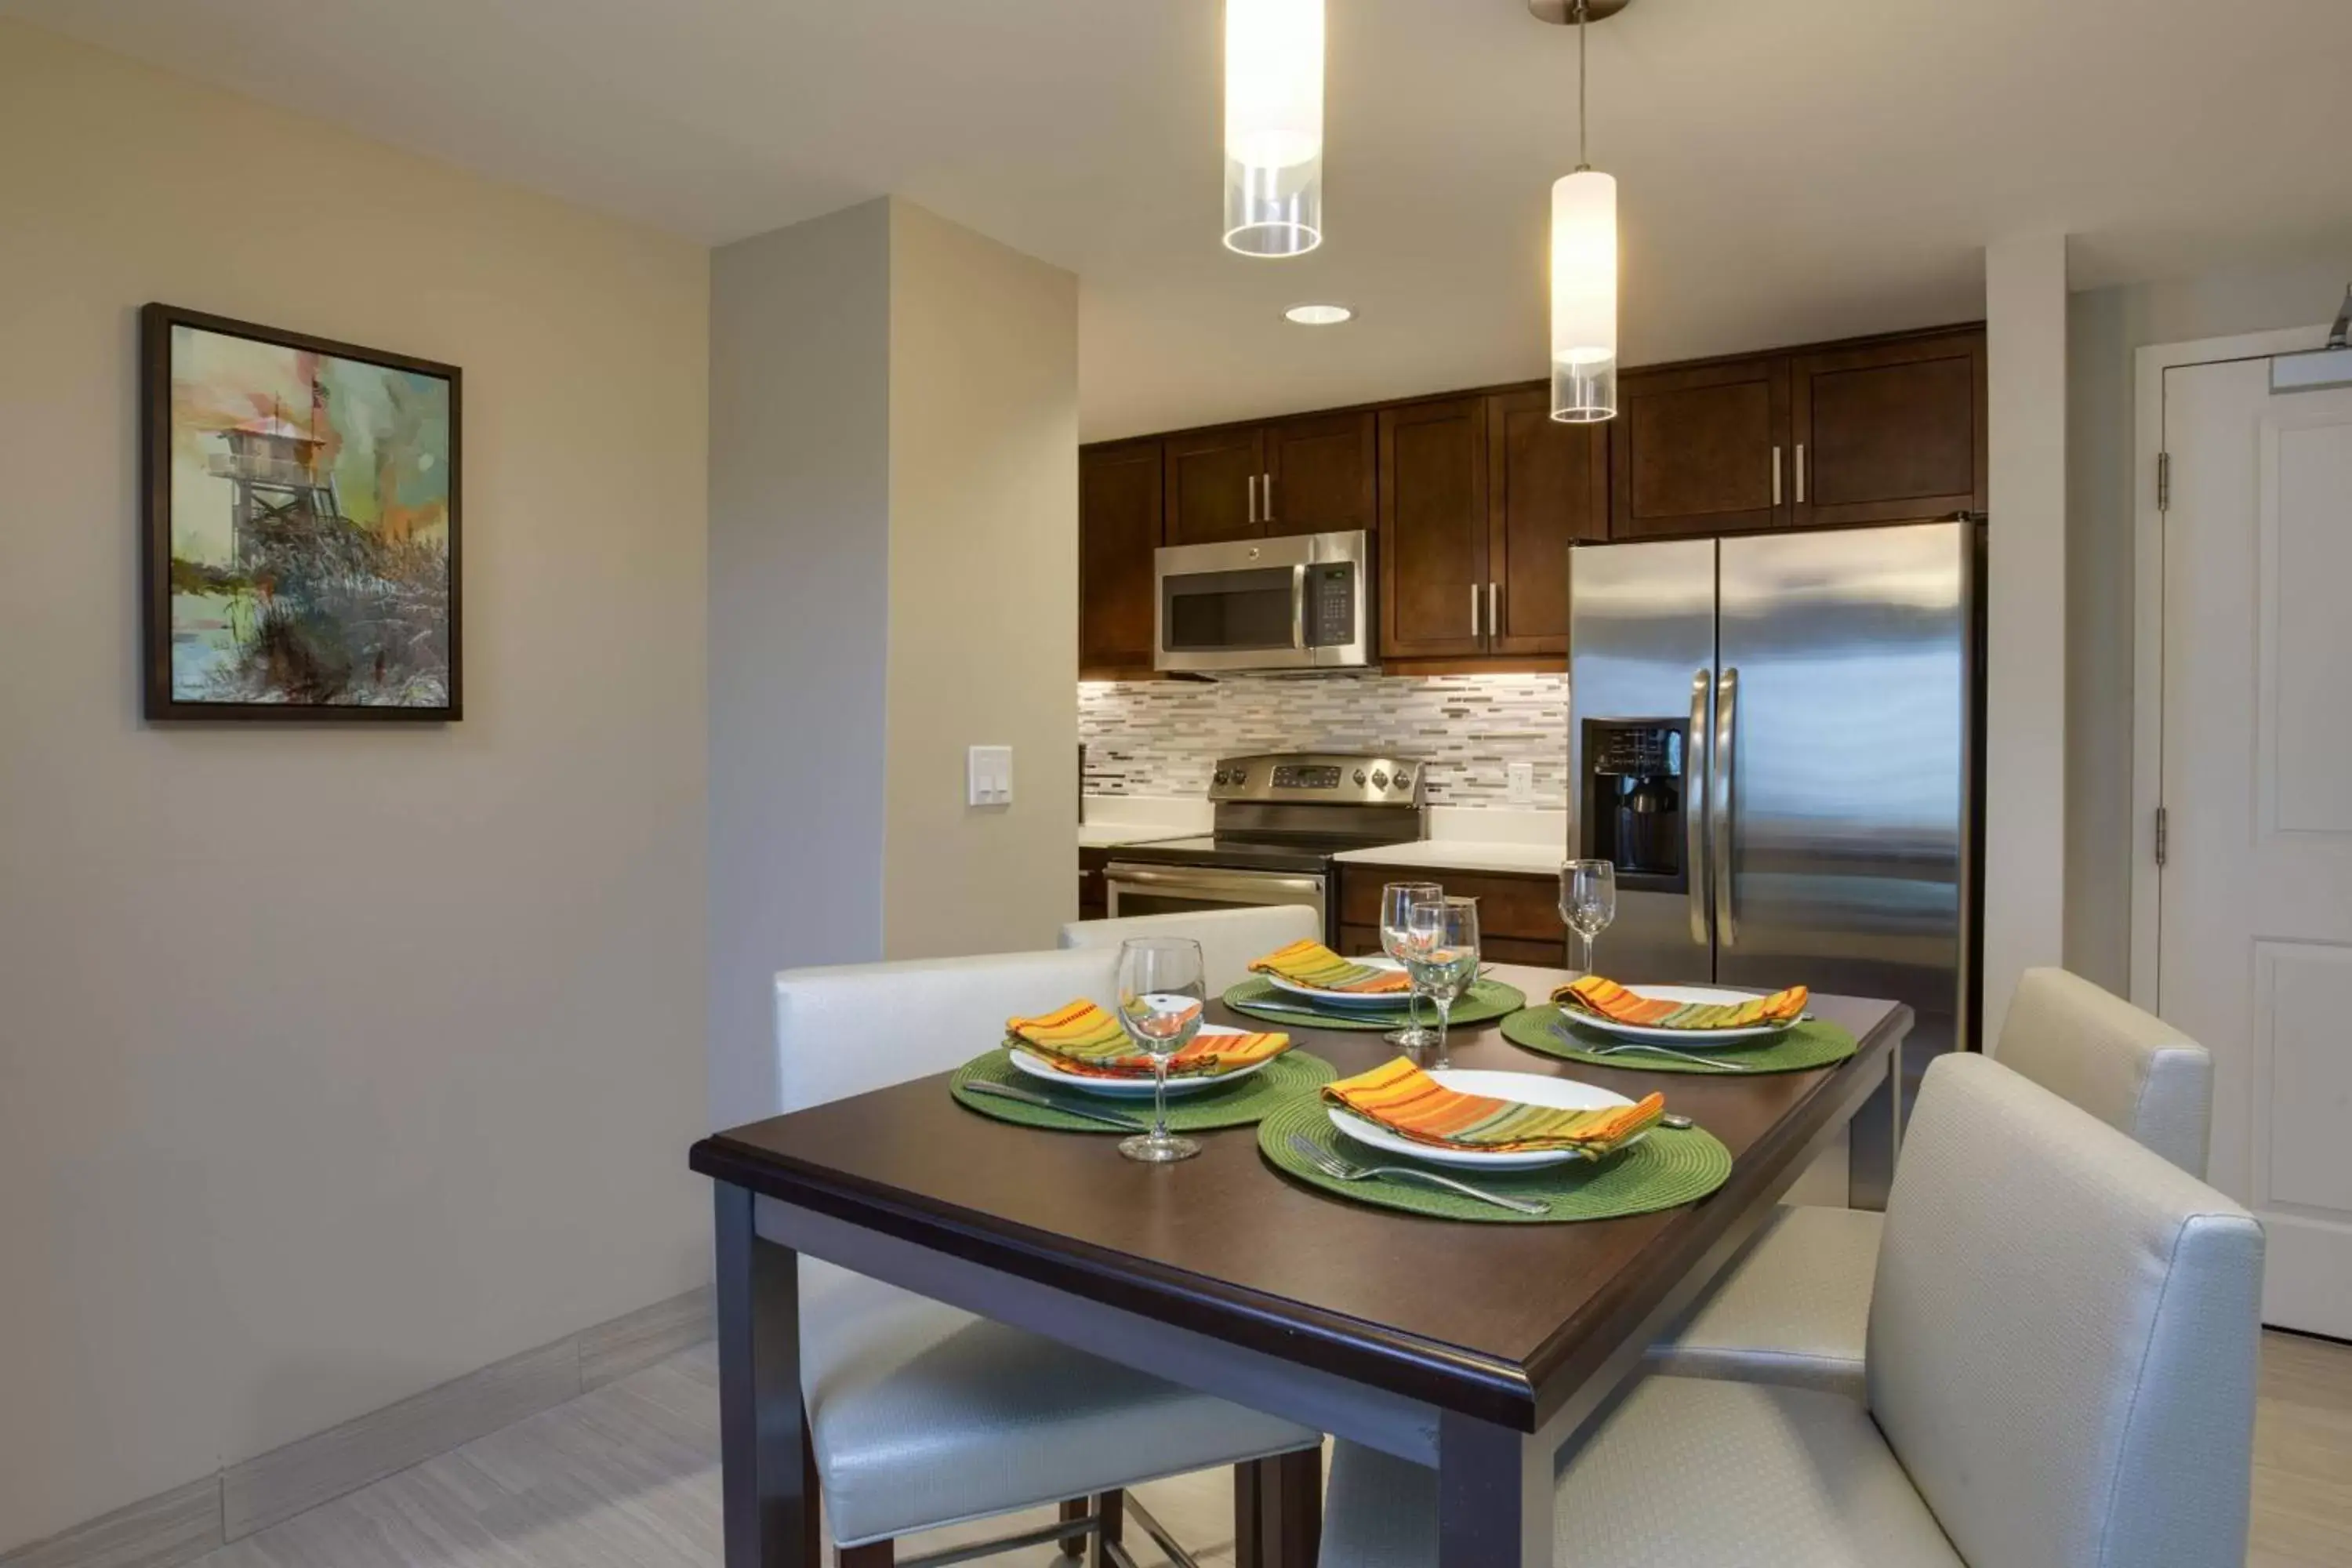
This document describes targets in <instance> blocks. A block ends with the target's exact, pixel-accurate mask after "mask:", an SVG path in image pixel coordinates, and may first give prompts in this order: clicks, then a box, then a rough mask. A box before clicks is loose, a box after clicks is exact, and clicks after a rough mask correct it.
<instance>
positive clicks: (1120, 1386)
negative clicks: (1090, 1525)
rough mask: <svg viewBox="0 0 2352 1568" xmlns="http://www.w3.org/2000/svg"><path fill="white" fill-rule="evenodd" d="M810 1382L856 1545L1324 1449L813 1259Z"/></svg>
mask: <svg viewBox="0 0 2352 1568" xmlns="http://www.w3.org/2000/svg"><path fill="white" fill-rule="evenodd" d="M801 1388H802V1392H803V1395H804V1396H805V1397H806V1399H807V1401H808V1409H809V1426H810V1434H811V1438H812V1440H813V1443H814V1447H815V1450H816V1462H817V1473H818V1477H819V1479H820V1481H821V1484H822V1486H823V1488H824V1504H825V1510H826V1514H827V1517H828V1520H829V1522H830V1524H831V1527H832V1531H833V1537H834V1540H835V1543H836V1544H839V1545H843V1546H856V1545H861V1544H863V1543H865V1542H870V1541H880V1540H887V1539H889V1538H891V1537H894V1536H898V1535H904V1534H907V1533H908V1532H910V1531H916V1530H927V1529H929V1528H931V1527H933V1526H936V1525H942V1524H952V1523H956V1522H959V1521H963V1520H967V1519H976V1518H981V1517H983V1516H986V1515H989V1514H993V1513H1002V1512H1004V1511H1006V1510H1011V1509H1017V1508H1027V1507H1030V1506H1032V1505H1034V1504H1036V1503H1041V1502H1051V1501H1054V1500H1057V1499H1061V1498H1072V1497H1079V1496H1084V1495H1087V1494H1089V1493H1093V1492H1099V1491H1106V1490H1108V1489H1111V1488H1114V1487H1124V1486H1129V1485H1133V1484H1134V1483H1136V1482H1139V1481H1148V1480H1155V1479H1159V1478H1160V1477H1162V1476H1170V1475H1176V1474H1180V1473H1181V1472H1183V1471H1186V1470H1197V1469H1202V1468H1208V1467H1210V1466H1213V1465H1227V1464H1234V1463H1238V1462H1240V1461H1242V1460H1244V1459H1255V1458H1264V1457H1265V1456H1267V1455H1269V1454H1279V1453H1286V1452H1288V1451H1290V1450H1292V1449H1294V1448H1302V1447H1311V1446H1313V1445H1315V1444H1317V1443H1318V1442H1320V1441H1321V1435H1320V1434H1319V1433H1316V1432H1312V1431H1309V1430H1308V1429H1307V1428H1306V1427H1303V1426H1296V1425H1294V1424H1293V1423H1291V1422H1288V1421H1283V1420H1279V1419H1277V1418H1276V1417H1274V1416H1271V1415H1259V1414H1258V1413H1257V1412H1255V1411H1252V1410H1245V1409H1244V1408H1243V1407H1241V1406H1240V1405H1233V1404H1229V1403H1227V1402H1226V1401H1224V1400H1222V1399H1214V1398H1212V1397H1210V1396H1209V1395H1207V1394H1195V1393H1192V1391H1190V1390H1188V1389H1183V1388H1179V1387H1177V1386H1176V1385H1175V1384H1170V1383H1163V1382H1161V1381H1160V1379H1158V1378H1156V1377H1152V1376H1150V1375H1148V1374H1146V1373H1140V1372H1137V1371H1134V1370H1133V1369H1131V1368H1129V1367H1125V1366H1121V1365H1118V1363H1113V1362H1108V1361H1102V1360H1098V1359H1097V1358H1096V1357H1094V1356H1090V1355H1087V1354H1085V1353H1083V1352H1078V1351H1074V1350H1071V1349H1069V1348H1067V1347H1066V1346H1064V1345H1061V1344H1058V1343H1056V1342H1054V1341H1052V1340H1048V1339H1044V1338H1041V1337H1040V1336H1038V1335H1035V1334H1031V1333H1027V1332H1024V1331H1021V1330H1018V1329H1011V1328H1007V1327H1005V1326H1004V1325H1003V1324H1001V1323H995V1322H991V1321H988V1320H986V1319H983V1318H976V1317H974V1316H972V1315H971V1313H969V1312H964V1311H961V1310H957V1309H956V1308H953V1307H950V1306H946V1305H943V1304H941V1303H940V1302H938V1301H933V1300H929V1299H927V1298H925V1297H921V1296H917V1295H914V1294H911V1293H910V1292H908V1291H905V1290H901V1289H898V1288H897V1287H895V1286H890V1285H885V1284H882V1283H880V1282H879V1281H877V1280H873V1279H866V1277H865V1276H863V1275H859V1274H852V1273H850V1272H849V1271H847V1270H846V1269H843V1268H835V1267H834V1266H833V1265H831V1264H828V1263H822V1262H819V1261H817V1260H816V1259H814V1258H803V1259H801Z"/></svg>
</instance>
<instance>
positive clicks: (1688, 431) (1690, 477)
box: [1609, 357, 1790, 539]
mask: <svg viewBox="0 0 2352 1568" xmlns="http://www.w3.org/2000/svg"><path fill="white" fill-rule="evenodd" d="M1619 387H1620V391H1621V401H1620V405H1619V407H1618V412H1617V417H1616V418H1615V419H1613V420H1612V421H1610V426H1611V437H1610V438H1611V447H1610V454H1609V458H1610V483H1611V486H1612V491H1613V504H1612V508H1611V513H1610V524H1609V534H1610V537H1611V538H1612V539H1670V538H1674V537H1675V536H1677V535H1688V534H1709V533H1738V532H1746V531H1752V530H1756V529H1763V528H1779V527H1783V526H1785V525H1786V524H1787V523H1788V522H1789V521H1790V516H1789V500H1788V498H1789V495H1790V485H1789V478H1790V476H1789V472H1788V463H1789V452H1788V450H1787V446H1788V438H1787V435H1786V432H1787V430H1788V428H1789V362H1788V361H1787V360H1785V359H1781V358H1778V357H1775V358H1770V359H1755V360H1742V361H1737V362H1734V363H1729V364H1714V365H1701V366H1696V367H1694V368H1692V369H1689V370H1666V371H1649V372H1640V371H1637V372H1632V373H1629V374H1626V375H1625V376H1624V377H1623V378H1622V380H1621V381H1620V383H1619Z"/></svg>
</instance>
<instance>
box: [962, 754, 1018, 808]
mask: <svg viewBox="0 0 2352 1568" xmlns="http://www.w3.org/2000/svg"><path fill="white" fill-rule="evenodd" d="M963 771H964V804H965V805H1012V804H1013V748H1012V747H1010V746H972V747H969V748H967V749H966V750H965V752H964V764H963Z"/></svg>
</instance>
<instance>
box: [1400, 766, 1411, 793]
mask: <svg viewBox="0 0 2352 1568" xmlns="http://www.w3.org/2000/svg"><path fill="white" fill-rule="evenodd" d="M1396 786H1397V788H1399V789H1411V788H1412V774H1411V773H1407V772H1405V771H1404V770H1403V769H1402V768H1399V769H1398V770H1397V776H1396Z"/></svg>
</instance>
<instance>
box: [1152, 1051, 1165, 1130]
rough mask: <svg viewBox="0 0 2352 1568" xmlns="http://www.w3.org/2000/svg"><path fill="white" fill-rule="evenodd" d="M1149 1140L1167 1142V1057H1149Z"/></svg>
mask: <svg viewBox="0 0 2352 1568" xmlns="http://www.w3.org/2000/svg"><path fill="white" fill-rule="evenodd" d="M1151 1141H1152V1142H1154V1143H1165V1142H1168V1058H1166V1057H1153V1058H1151Z"/></svg>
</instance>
